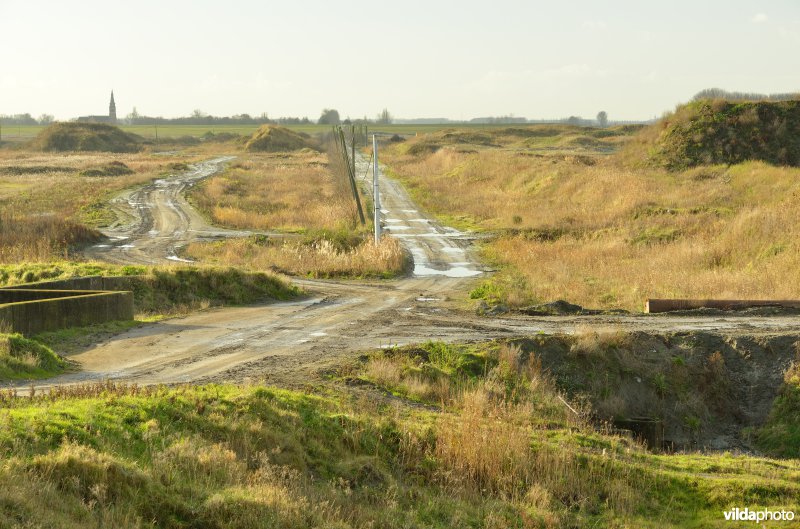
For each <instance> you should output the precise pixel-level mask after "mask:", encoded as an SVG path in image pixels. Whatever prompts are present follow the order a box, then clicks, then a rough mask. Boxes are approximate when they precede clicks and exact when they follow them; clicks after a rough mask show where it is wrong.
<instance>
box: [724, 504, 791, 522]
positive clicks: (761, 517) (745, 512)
mask: <svg viewBox="0 0 800 529" xmlns="http://www.w3.org/2000/svg"><path fill="white" fill-rule="evenodd" d="M722 514H723V515H724V516H725V520H728V521H731V522H734V521H736V522H756V523H758V522H771V521H787V522H790V521H792V520H794V511H784V510H780V511H770V510H769V509H763V510H761V511H751V510H750V509H749V508H747V507H745V508H744V509H740V508H739V507H736V508H734V509H731V510H729V511H722Z"/></svg>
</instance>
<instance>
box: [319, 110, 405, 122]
mask: <svg viewBox="0 0 800 529" xmlns="http://www.w3.org/2000/svg"><path fill="white" fill-rule="evenodd" d="M393 122H394V116H392V114H391V113H390V112H389V110H388V109H385V108H384V109H383V110H382V111H381V112H380V113H379V114H378V115H377V116H376V117H375V119H374V120H371V119H368V118H367V117H366V116H364V117H363V118H357V119H350V118H349V117H347V118H345V119H344V120H342V118H341V116H340V115H339V111H338V110H336V109H335V108H323V109H322V113H321V114H320V116H319V119H318V120H317V123H318V124H320V125H354V124H363V123H377V124H378V125H391V124H392V123H393Z"/></svg>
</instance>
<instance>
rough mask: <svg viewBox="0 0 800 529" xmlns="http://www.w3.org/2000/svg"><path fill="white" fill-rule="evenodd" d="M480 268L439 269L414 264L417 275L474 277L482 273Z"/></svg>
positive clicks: (456, 267) (457, 267) (454, 267)
mask: <svg viewBox="0 0 800 529" xmlns="http://www.w3.org/2000/svg"><path fill="white" fill-rule="evenodd" d="M482 273H483V272H481V271H480V270H472V269H470V268H467V267H465V266H453V267H451V268H448V269H447V270H437V269H435V268H430V267H427V266H422V265H416V264H415V265H414V275H415V276H445V277H473V276H478V275H481V274H482Z"/></svg>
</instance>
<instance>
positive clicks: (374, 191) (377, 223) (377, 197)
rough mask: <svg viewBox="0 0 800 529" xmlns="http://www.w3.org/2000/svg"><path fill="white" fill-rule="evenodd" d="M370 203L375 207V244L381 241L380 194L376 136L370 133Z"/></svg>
mask: <svg viewBox="0 0 800 529" xmlns="http://www.w3.org/2000/svg"><path fill="white" fill-rule="evenodd" d="M372 160H373V164H372V194H373V197H372V203H373V204H374V207H375V214H374V215H375V216H374V219H373V222H374V224H375V244H376V245H377V244H380V242H381V195H380V193H379V192H378V171H379V170H378V136H377V135H375V134H373V135H372Z"/></svg>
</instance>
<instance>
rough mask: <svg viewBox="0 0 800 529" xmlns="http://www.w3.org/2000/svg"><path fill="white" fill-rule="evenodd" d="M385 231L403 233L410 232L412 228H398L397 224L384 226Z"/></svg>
mask: <svg viewBox="0 0 800 529" xmlns="http://www.w3.org/2000/svg"><path fill="white" fill-rule="evenodd" d="M383 229H384V230H387V231H403V230H410V229H411V226H397V225H395V224H391V225H389V226H384V227H383Z"/></svg>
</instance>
